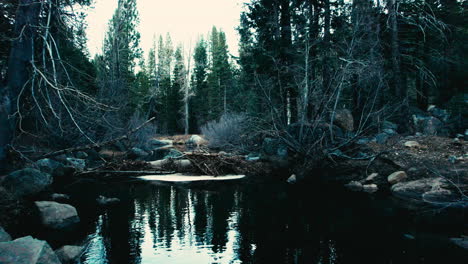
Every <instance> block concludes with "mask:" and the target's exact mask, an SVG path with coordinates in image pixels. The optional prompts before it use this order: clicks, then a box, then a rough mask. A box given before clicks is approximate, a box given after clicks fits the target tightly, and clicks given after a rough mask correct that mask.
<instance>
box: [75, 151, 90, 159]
mask: <svg viewBox="0 0 468 264" xmlns="http://www.w3.org/2000/svg"><path fill="white" fill-rule="evenodd" d="M88 156H89V155H88V153H86V152H84V151H78V152H77V153H76V154H75V157H77V158H78V159H87V158H88Z"/></svg>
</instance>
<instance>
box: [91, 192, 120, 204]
mask: <svg viewBox="0 0 468 264" xmlns="http://www.w3.org/2000/svg"><path fill="white" fill-rule="evenodd" d="M96 202H97V203H98V204H99V205H100V206H109V205H113V204H118V203H120V199H119V198H108V197H105V196H102V195H99V196H98V198H96Z"/></svg>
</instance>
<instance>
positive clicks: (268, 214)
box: [73, 183, 468, 264]
mask: <svg viewBox="0 0 468 264" xmlns="http://www.w3.org/2000/svg"><path fill="white" fill-rule="evenodd" d="M92 186H94V187H92ZM98 194H104V195H106V196H108V197H119V198H120V199H121V200H122V202H121V203H120V204H119V205H117V206H115V207H112V208H109V209H107V210H101V211H98V212H99V213H96V212H97V211H96V208H93V207H92V204H93V203H92V202H91V201H92V200H93V199H95V197H96V195H98ZM73 195H74V196H75V197H80V203H81V206H80V205H79V211H80V216H81V219H82V223H83V230H82V231H81V232H82V233H83V236H85V237H86V239H88V240H89V246H88V247H87V250H86V253H85V255H84V256H83V262H82V263H86V264H101V263H126V264H136V263H142V264H143V263H144V264H149V263H155V264H159V263H171V264H182V263H184V264H185V263H317V264H318V263H324V264H325V263H468V262H466V261H467V260H468V258H466V257H467V255H466V252H465V251H463V250H461V249H458V248H456V247H454V246H452V245H451V244H449V243H447V238H448V237H449V236H458V235H460V234H462V233H463V231H464V230H463V228H466V225H464V224H461V225H460V224H447V223H445V222H444V221H439V220H437V219H438V218H441V219H444V217H440V214H434V218H431V217H427V213H428V212H422V213H421V214H423V213H424V214H425V215H426V216H424V217H422V216H418V214H416V215H410V214H408V213H407V212H406V211H405V210H400V209H395V208H394V207H393V205H392V202H391V201H389V200H388V198H384V197H382V198H378V197H374V198H369V197H368V196H366V195H361V194H354V193H346V192H344V191H336V189H335V190H334V191H331V189H328V188H325V187H320V188H317V187H310V186H301V187H291V186H287V185H284V184H259V185H244V184H242V185H228V186H225V185H219V184H218V185H217V186H212V187H210V188H208V189H206V188H204V189H201V188H188V187H183V188H182V187H176V186H157V185H154V184H150V183H115V184H106V185H102V186H97V187H96V186H95V185H92V184H90V185H89V186H80V187H79V188H78V187H76V188H74V193H73ZM430 214H432V212H430ZM416 219H419V220H416ZM462 219H463V218H462Z"/></svg>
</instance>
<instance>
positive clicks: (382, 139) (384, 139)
mask: <svg viewBox="0 0 468 264" xmlns="http://www.w3.org/2000/svg"><path fill="white" fill-rule="evenodd" d="M388 138H389V136H388V134H387V133H379V134H377V135H375V140H376V141H377V143H379V144H385V143H386V142H387V140H388Z"/></svg>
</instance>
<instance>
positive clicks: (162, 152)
mask: <svg viewBox="0 0 468 264" xmlns="http://www.w3.org/2000/svg"><path fill="white" fill-rule="evenodd" d="M183 155H184V154H183V153H182V152H180V151H178V150H176V149H174V148H172V147H162V148H157V149H155V150H153V153H152V154H151V155H149V156H148V157H147V158H146V159H149V160H161V159H168V158H173V159H175V158H180V157H182V156H183Z"/></svg>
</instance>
